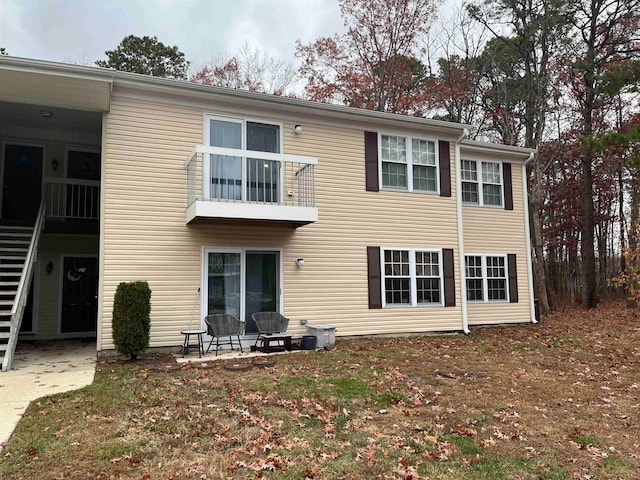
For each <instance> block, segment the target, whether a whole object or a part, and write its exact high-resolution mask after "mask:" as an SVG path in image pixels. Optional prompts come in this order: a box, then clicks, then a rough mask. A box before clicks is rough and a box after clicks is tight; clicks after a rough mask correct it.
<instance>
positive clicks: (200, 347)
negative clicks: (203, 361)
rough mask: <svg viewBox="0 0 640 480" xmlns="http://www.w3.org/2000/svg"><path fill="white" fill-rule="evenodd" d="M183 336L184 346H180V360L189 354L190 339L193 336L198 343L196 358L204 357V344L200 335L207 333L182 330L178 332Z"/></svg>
mask: <svg viewBox="0 0 640 480" xmlns="http://www.w3.org/2000/svg"><path fill="white" fill-rule="evenodd" d="M180 333H181V334H182V335H184V344H183V345H182V358H184V356H185V355H186V354H187V353H189V347H190V346H191V343H190V342H191V337H192V336H195V337H196V340H197V342H198V357H202V355H204V343H203V342H202V335H204V334H205V333H207V331H206V330H182V331H181V332H180Z"/></svg>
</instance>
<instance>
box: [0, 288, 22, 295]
mask: <svg viewBox="0 0 640 480" xmlns="http://www.w3.org/2000/svg"><path fill="white" fill-rule="evenodd" d="M16 293H18V290H2V289H0V297H6V296H7V295H15V294H16Z"/></svg>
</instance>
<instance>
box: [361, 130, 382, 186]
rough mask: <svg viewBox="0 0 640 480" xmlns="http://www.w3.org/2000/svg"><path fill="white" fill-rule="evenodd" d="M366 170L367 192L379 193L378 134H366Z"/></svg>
mask: <svg viewBox="0 0 640 480" xmlns="http://www.w3.org/2000/svg"><path fill="white" fill-rule="evenodd" d="M364 168H365V177H366V183H367V187H366V190H367V192H377V191H378V190H379V189H380V186H379V185H380V184H379V182H378V133H377V132H364Z"/></svg>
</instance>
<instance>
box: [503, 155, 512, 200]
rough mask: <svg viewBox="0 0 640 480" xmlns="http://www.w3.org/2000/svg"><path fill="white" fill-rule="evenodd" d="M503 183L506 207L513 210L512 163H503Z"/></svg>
mask: <svg viewBox="0 0 640 480" xmlns="http://www.w3.org/2000/svg"><path fill="white" fill-rule="evenodd" d="M502 183H503V184H504V209H505V210H513V182H512V179H511V164H510V163H507V162H503V163H502Z"/></svg>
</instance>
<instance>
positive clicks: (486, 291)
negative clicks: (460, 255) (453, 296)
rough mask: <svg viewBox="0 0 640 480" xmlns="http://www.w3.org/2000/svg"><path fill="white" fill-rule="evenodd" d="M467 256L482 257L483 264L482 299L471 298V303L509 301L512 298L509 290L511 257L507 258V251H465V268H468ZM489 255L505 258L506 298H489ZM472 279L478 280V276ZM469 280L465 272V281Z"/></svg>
mask: <svg viewBox="0 0 640 480" xmlns="http://www.w3.org/2000/svg"><path fill="white" fill-rule="evenodd" d="M467 257H481V260H480V262H481V265H482V300H469V299H467V302H469V303H476V304H482V303H509V299H510V298H511V296H510V292H509V259H508V258H507V254H505V253H469V252H465V254H464V268H465V269H466V268H467ZM487 257H501V258H503V259H504V273H505V276H504V280H505V281H504V291H505V299H504V300H489V276H488V275H487ZM491 278H499V277H491ZM472 279H474V280H477V277H472ZM467 280H468V278H466V274H465V282H466V281H467Z"/></svg>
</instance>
